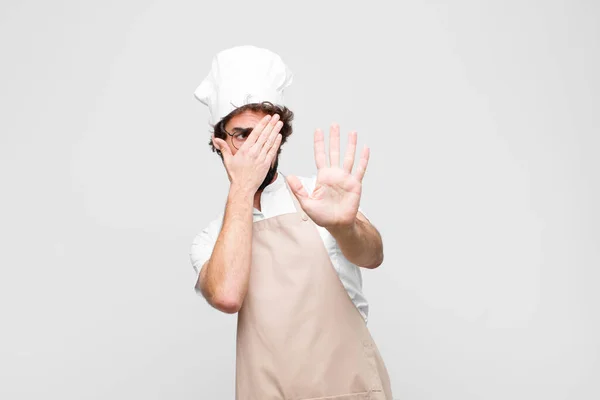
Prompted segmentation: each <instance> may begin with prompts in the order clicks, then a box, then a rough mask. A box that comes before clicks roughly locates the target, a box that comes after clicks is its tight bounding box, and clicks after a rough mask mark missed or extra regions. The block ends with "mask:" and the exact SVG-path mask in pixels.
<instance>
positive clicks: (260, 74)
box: [194, 46, 293, 125]
mask: <svg viewBox="0 0 600 400" xmlns="http://www.w3.org/2000/svg"><path fill="white" fill-rule="evenodd" d="M292 79H293V74H292V71H290V69H289V68H288V67H287V66H286V65H285V64H284V62H283V60H282V59H281V57H279V56H278V55H277V54H275V53H273V52H272V51H270V50H267V49H261V48H258V47H254V46H238V47H233V48H230V49H227V50H223V51H221V52H219V53H218V54H217V55H216V56H215V57H214V58H213V61H212V67H211V70H210V72H209V73H208V75H207V76H206V78H204V80H203V81H202V83H201V84H200V85H199V86H198V87H197V88H196V90H195V91H194V96H195V97H196V98H197V99H198V100H200V102H202V103H203V104H205V105H207V106H208V111H209V114H210V117H209V121H210V122H211V123H212V124H213V125H214V124H216V123H217V122H219V121H220V120H221V118H223V117H225V116H226V115H227V114H229V113H230V112H231V111H233V110H234V109H235V108H237V107H240V106H242V105H244V104H249V103H260V102H263V101H270V102H271V103H273V104H276V105H283V90H284V89H285V88H286V87H288V86H289V85H290V84H291V83H292Z"/></svg>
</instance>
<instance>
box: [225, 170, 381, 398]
mask: <svg viewBox="0 0 600 400" xmlns="http://www.w3.org/2000/svg"><path fill="white" fill-rule="evenodd" d="M286 185H287V181H286ZM288 191H289V192H290V195H291V196H292V198H293V200H294V204H295V207H296V212H295V213H292V214H283V215H279V216H276V217H273V218H268V219H264V220H261V221H257V222H255V223H254V224H253V233H252V266H251V271H250V282H249V287H248V293H247V295H246V298H245V299H244V303H243V305H242V308H241V309H240V311H239V313H238V326H237V354H236V399H237V400H308V399H319V400H326V399H327V400H329V399H335V400H358V399H361V400H367V399H372V400H392V392H391V387H390V380H389V376H388V373H387V370H386V368H385V365H384V363H383V360H382V358H381V355H380V354H379V350H378V349H377V346H376V345H375V342H374V341H373V339H372V338H371V335H370V333H369V330H368V329H367V326H366V324H365V321H364V319H363V317H362V316H361V314H360V312H359V311H358V309H357V308H356V306H355V305H354V303H352V300H351V299H350V297H349V296H348V293H347V292H346V289H345V288H344V286H343V285H342V282H341V281H340V278H339V277H338V275H337V273H336V271H335V269H334V267H333V265H332V264H331V260H330V259H329V256H328V254H327V250H326V249H325V246H324V244H323V241H322V239H321V236H320V235H319V232H318V230H317V227H316V225H315V224H314V222H313V221H312V220H311V219H310V218H309V217H308V216H307V215H306V214H305V213H304V212H303V210H302V208H301V207H300V205H299V203H298V200H297V199H296V196H295V195H293V193H292V191H291V190H290V188H289V186H288Z"/></svg>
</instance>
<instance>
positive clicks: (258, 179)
mask: <svg viewBox="0 0 600 400" xmlns="http://www.w3.org/2000/svg"><path fill="white" fill-rule="evenodd" d="M282 126H283V122H281V121H280V120H279V115H278V114H275V115H273V117H271V116H270V115H265V116H264V117H263V118H262V119H261V120H260V122H259V123H258V124H257V125H256V126H255V127H254V129H253V130H252V132H251V133H250V135H249V136H248V138H247V139H245V141H244V144H243V145H242V146H241V147H240V148H239V150H237V151H236V152H233V151H232V149H231V147H229V144H228V143H227V142H226V141H225V140H223V139H219V138H216V137H215V136H214V135H213V137H212V141H213V144H214V146H215V147H216V148H217V150H220V151H221V154H222V155H223V163H224V164H225V169H226V170H227V176H228V177H229V181H230V182H231V185H232V186H234V185H235V186H237V187H240V188H242V189H245V190H248V191H249V192H251V193H252V194H254V193H256V190H257V189H258V187H259V186H260V184H261V183H262V181H263V180H264V179H265V176H266V175H267V172H268V171H269V168H270V167H271V164H272V163H273V160H274V159H275V157H276V156H277V151H278V150H279V146H280V145H281V140H282V136H281V134H280V133H279V131H280V130H281V128H282Z"/></svg>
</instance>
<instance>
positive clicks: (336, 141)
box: [329, 124, 340, 167]
mask: <svg viewBox="0 0 600 400" xmlns="http://www.w3.org/2000/svg"><path fill="white" fill-rule="evenodd" d="M329 165H330V166H332V167H339V166H340V126H339V125H338V124H331V128H330V129H329Z"/></svg>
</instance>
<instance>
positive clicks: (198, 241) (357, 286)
mask: <svg viewBox="0 0 600 400" xmlns="http://www.w3.org/2000/svg"><path fill="white" fill-rule="evenodd" d="M298 178H299V179H300V182H302V185H303V186H304V188H305V189H306V191H307V192H308V193H312V191H313V190H314V187H315V184H316V180H317V177H316V175H315V176H313V177H311V178H303V177H298ZM284 179H285V178H284V177H283V175H282V174H281V173H278V174H277V178H276V179H275V181H274V182H273V183H271V184H270V185H268V186H267V187H265V189H264V190H263V192H262V194H261V196H260V205H261V210H262V211H259V210H257V209H256V208H255V209H254V211H253V214H252V216H253V221H254V222H256V221H260V220H263V219H266V218H271V217H276V216H278V215H281V214H289V213H293V212H296V208H295V206H294V200H293V199H292V197H291V196H293V195H292V194H291V192H290V191H289V190H288V188H287V186H286V184H285V181H284ZM359 211H360V212H361V213H362V214H363V215H364V212H363V210H362V209H360V208H359ZM223 216H224V213H221V214H220V215H219V217H218V218H216V219H214V220H213V221H212V222H210V223H209V224H208V226H207V227H206V228H204V229H203V230H202V231H201V232H200V233H198V234H197V235H196V237H195V238H194V240H193V242H192V245H191V248H190V260H191V262H192V266H193V267H194V270H195V272H196V281H197V280H198V276H199V274H200V270H201V268H202V265H203V264H204V263H205V262H206V261H208V259H209V258H210V256H211V254H212V250H213V248H214V246H215V243H216V241H217V237H218V236H219V233H220V232H221V226H222V225H223ZM316 227H317V230H318V232H319V234H320V235H321V239H322V240H323V244H324V245H325V249H326V250H327V254H329V258H330V259H331V263H332V264H333V267H334V268H335V271H336V272H337V274H338V276H339V277H340V280H341V281H342V284H343V285H344V288H346V291H347V292H348V296H350V299H351V300H352V302H353V303H354V305H355V306H356V308H358V311H360V313H361V314H362V316H363V318H364V319H365V322H366V321H367V317H368V314H369V304H368V303H367V299H366V298H365V296H364V295H363V292H362V275H361V271H360V267H358V266H356V265H354V264H352V263H351V262H350V261H348V260H347V259H346V257H344V254H342V251H341V250H340V248H339V246H338V244H337V242H336V240H335V239H334V238H333V236H331V234H330V233H329V231H328V230H327V229H325V228H323V227H320V226H318V225H316ZM196 292H197V293H198V294H200V295H201V292H200V290H199V289H196Z"/></svg>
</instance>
